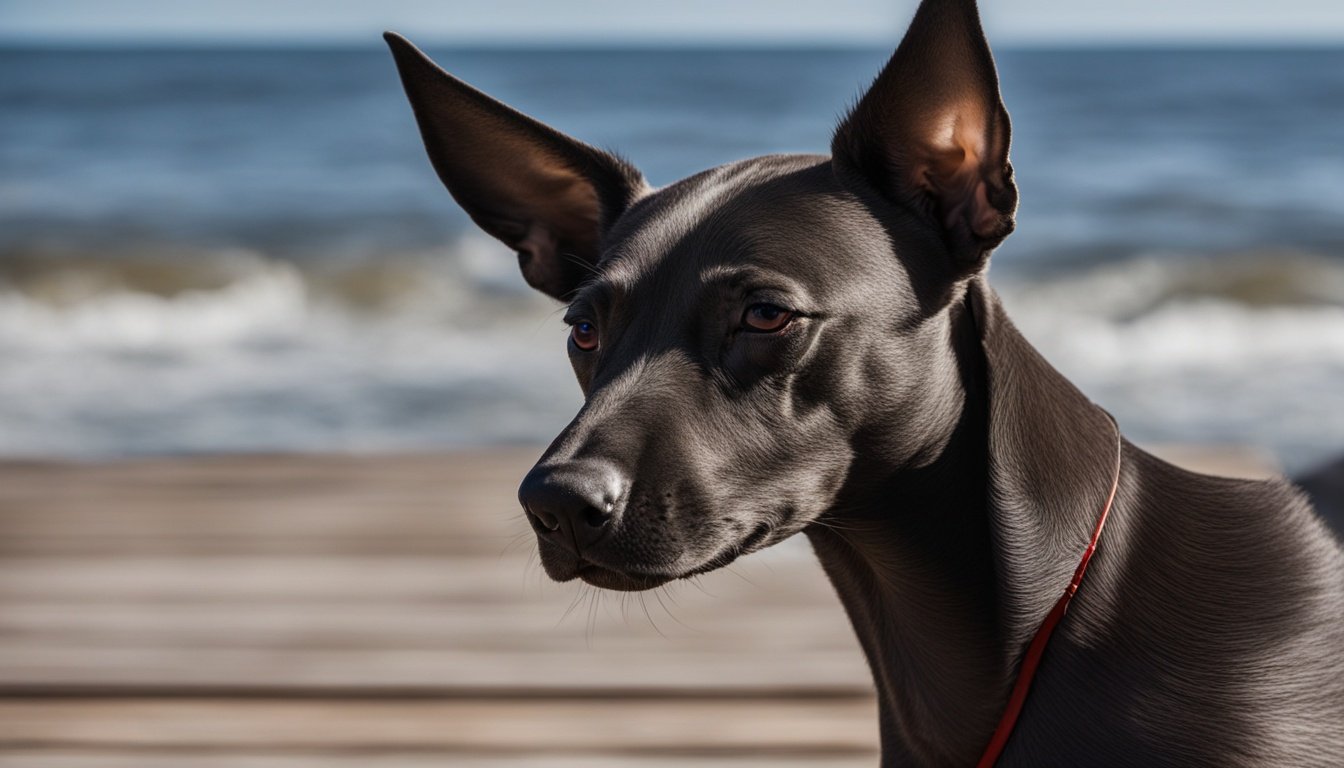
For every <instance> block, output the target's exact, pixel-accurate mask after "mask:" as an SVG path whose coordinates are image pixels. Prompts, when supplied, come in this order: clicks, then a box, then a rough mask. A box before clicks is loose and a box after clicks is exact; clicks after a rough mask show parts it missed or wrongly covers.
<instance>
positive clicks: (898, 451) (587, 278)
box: [386, 0, 1344, 768]
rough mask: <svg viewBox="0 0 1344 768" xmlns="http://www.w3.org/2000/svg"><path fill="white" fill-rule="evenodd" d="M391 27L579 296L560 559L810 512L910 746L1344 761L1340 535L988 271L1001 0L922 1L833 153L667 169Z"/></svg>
mask: <svg viewBox="0 0 1344 768" xmlns="http://www.w3.org/2000/svg"><path fill="white" fill-rule="evenodd" d="M386 39H387V41H388V43H389V45H390V46H391V49H392V53H393V55H394V58H395V61H396V64H397V67H398V70H399V72H400V76H401V79H402V83H403V86H404V87H405V90H406V93H407V95H408V97H409V99H410V102H411V105H412V107H413V111H414V113H415V117H416V120H417V123H418V125H419V128H420V132H421V136H422V138H423V140H424V143H425V146H426V148H427V150H428V153H429V157H430V160H431V161H432V164H433V166H434V168H435V170H436V171H437V173H438V175H439V177H440V178H441V179H442V181H443V182H444V184H445V185H446V186H447V188H448V190H449V192H450V193H451V194H452V196H453V197H454V198H455V199H456V200H457V202H458V203H459V204H460V205H461V206H462V208H464V209H465V210H466V212H467V213H468V214H469V215H470V216H471V218H472V219H473V220H474V221H475V222H476V224H478V225H479V226H480V227H481V229H483V230H484V231H485V232H487V233H489V234H490V235H492V236H494V237H495V238H497V239H499V240H500V241H502V242H504V243H505V244H507V245H508V246H509V247H510V248H512V249H513V250H514V251H516V252H517V255H518V264H519V267H520V268H521V270H522V273H523V277H524V278H525V279H526V281H527V282H528V283H529V284H530V285H531V286H532V287H534V288H536V289H537V290H540V291H542V292H544V293H546V294H548V295H549V296H552V297H554V298H556V299H559V300H561V301H562V302H565V303H566V304H567V313H566V315H565V321H566V322H567V323H568V324H569V326H570V328H571V331H570V335H569V338H568V342H567V343H568V352H569V359H570V361H571V363H572V365H573V368H574V373H575V375H576V376H577V378H578V382H579V385H580V387H581V388H582V390H583V393H584V396H585V402H584V405H583V407H582V409H581V410H580V411H579V413H578V415H576V416H575V417H574V419H573V421H572V422H571V423H570V424H569V425H568V426H567V427H566V428H565V429H564V431H563V432H561V433H560V435H559V436H558V437H556V439H555V441H554V442H553V443H552V444H551V445H550V447H549V448H548V449H547V450H546V451H545V454H544V455H543V456H542V457H541V459H540V461H538V462H537V464H536V466H535V467H534V468H533V469H532V470H531V471H530V472H529V473H528V475H527V476H526V478H525V479H524V480H523V481H522V485H521V488H520V490H519V498H520V500H521V502H522V506H523V508H524V510H525V515H526V517H527V520H528V521H529V522H530V524H531V525H532V527H533V528H534V529H535V531H536V536H537V540H538V547H539V551H540V557H541V562H542V564H543V566H544V568H545V570H546V573H547V574H548V575H549V576H550V577H551V578H553V579H555V580H557V581H567V580H571V579H576V578H577V579H582V580H583V581H585V582H587V583H589V584H593V585H596V586H598V587H605V588H608V589H615V590H642V589H649V588H652V587H656V586H659V585H661V584H663V583H666V582H668V581H670V580H673V579H680V578H686V577H688V576H692V575H695V574H700V573H704V572H706V571H711V570H714V569H716V568H720V567H723V566H724V565H726V564H728V563H730V562H732V561H733V560H735V559H736V558H738V557H741V556H742V555H745V554H747V553H750V552H754V551H756V550H759V549H762V548H764V547H768V546H770V545H772V544H774V543H776V542H779V541H781V540H783V539H786V538H788V537H790V536H793V535H794V534H797V533H802V534H804V535H806V536H807V537H808V539H809V540H810V541H811V544H812V546H813V549H814V550H815V552H816V555H817V557H818V558H819V559H820V560H821V563H822V565H823V566H824V568H825V571H826V573H827V575H828V576H829V578H830V580H831V581H832V583H833V585H834V587H835V589H836V592H837V593H838V594H839V597H840V600H841V602H842V603H843V605H844V607H845V609H846V611H847V613H848V616H849V618H850V620H851V623H852V625H853V628H854V630H855V632H856V633H857V635H858V639H859V642H860V645H861V646H862V648H863V651H864V653H865V654H866V656H867V660H868V662H869V666H870V667H871V670H872V673H873V678H874V682H875V685H876V692H877V698H878V704H879V712H880V733H881V742H882V765H884V766H905V765H919V766H925V765H928V766H933V765H972V764H976V763H977V761H979V764H980V765H991V764H996V765H1000V766H1050V765H1068V766H1076V765H1141V766H1164V765H1181V766H1189V765H1209V766H1222V767H1224V768H1226V767H1227V766H1252V765H1255V766H1263V765H1292V766H1306V765H1321V766H1324V765H1334V766H1338V765H1344V554H1342V553H1341V549H1340V545H1339V544H1338V542H1336V540H1335V539H1334V537H1333V536H1332V535H1331V534H1330V533H1329V532H1328V530H1327V529H1326V528H1325V526H1324V525H1323V524H1322V522H1321V521H1320V520H1319V519H1318V517H1317V516H1316V515H1315V514H1314V512H1313V511H1312V509H1311V508H1310V505H1309V504H1308V503H1307V502H1306V501H1305V499H1304V497H1303V496H1302V495H1301V494H1300V493H1299V492H1298V491H1297V490H1295V489H1294V488H1293V487H1292V486H1291V485H1290V484H1289V483H1287V482H1286V481H1282V480H1271V481H1263V482H1261V481H1255V482H1253V481H1246V480H1232V479H1225V478H1218V477H1211V476H1205V475H1199V474H1194V473H1191V472H1187V471H1184V470H1182V469H1178V468H1177V467H1174V466H1172V465H1170V464H1167V463H1164V462H1163V461H1161V460H1159V459H1157V458H1154V457H1153V456H1151V455H1149V454H1147V453H1145V452H1144V451H1142V450H1140V449H1139V448H1136V447H1135V446H1134V445H1133V444H1131V443H1129V442H1128V441H1126V440H1124V439H1123V437H1121V435H1120V433H1119V430H1118V428H1117V427H1116V426H1115V425H1114V422H1113V421H1112V420H1111V419H1110V417H1109V416H1108V415H1107V414H1106V413H1105V412H1104V411H1103V410H1101V408H1100V407H1098V406H1097V405H1096V404H1094V403H1092V402H1091V401H1089V400H1088V399H1087V398H1086V397H1085V396H1084V395H1083V394H1081V393H1080V392H1079V391H1078V390H1077V389H1076V388H1075V387H1074V386H1073V385H1071V384H1070V383H1069V382H1068V381H1067V380H1066V379H1065V378H1064V377H1063V376H1062V375H1061V374H1059V373H1058V372H1057V371H1055V370H1054V369H1053V368H1052V367H1051V366H1050V365H1049V364H1048V363H1047V362H1046V361H1045V360H1044V359H1042V357H1041V356H1040V355H1039V354H1037V352H1036V351H1035V350H1034V349H1033V348H1032V347H1031V345H1030V344H1028V342H1027V341H1026V340H1025V339H1024V338H1023V336H1022V335H1021V334H1020V333H1019V332H1018V331H1017V330H1016V329H1015V328H1014V326H1013V324H1012V322H1011V321H1010V320H1009V319H1008V318H1007V317H1006V316H1005V313H1004V309H1003V307H1002V305H1001V304H1000V302H999V300H998V298H997V297H996V295H995V293H994V291H993V290H992V289H991V288H990V286H989V285H988V283H987V277H986V268H987V265H988V260H989V257H990V253H991V252H992V251H993V250H994V248H995V247H996V246H997V245H999V244H1000V243H1001V242H1002V241H1003V240H1004V238H1005V237H1007V236H1008V235H1009V233H1010V232H1011V231H1012V230H1013V227H1014V221H1015V219H1014V215H1015V210H1016V206H1017V198H1018V193H1017V188H1016V186H1015V184H1014V180H1013V169H1012V166H1011V164H1010V162H1009V143H1010V141H1009V140H1010V129H1009V118H1008V113H1007V111H1006V109H1005V108H1004V105H1003V103H1002V101H1001V99H1000V96H999V88H998V75H997V72H996V70H995V66H994V61H993V57H992V54H991V53H990V49H989V45H988V43H987V42H986V40H985V37H984V33H983V31H982V30H981V25H980V20H979V16H978V11H977V9H976V6H975V3H974V2H973V0H924V2H923V3H922V4H921V5H920V7H919V9H918V11H917V12H916V15H915V17H914V19H913V21H912V22H911V25H910V28H909V30H908V32H907V33H906V35H905V37H904V39H903V40H902V42H901V43H900V45H899V47H898V48H897V50H896V52H895V54H894V55H893V56H892V58H891V60H890V61H889V62H888V63H887V65H886V66H885V68H884V69H883V70H882V72H881V73H880V74H879V75H878V77H877V79H876V80H875V81H874V82H873V84H872V86H871V87H870V88H869V89H868V90H867V92H866V93H865V94H864V95H863V96H862V97H861V98H860V99H859V101H858V102H857V103H856V105H855V106H854V107H853V109H852V110H851V111H850V112H849V114H848V115H847V116H846V117H844V119H843V120H842V121H841V122H840V124H839V126H838V127H837V129H836V131H835V135H834V139H833V142H832V145H831V154H830V156H824V155H777V156H768V157H760V158H756V159H752V160H746V161H742V162H737V163H732V164H729V165H725V166H722V167H718V168H714V169H712V170H708V171H705V172H703V173H700V174H697V175H695V176H691V177H689V178H687V179H684V180H682V181H679V182H677V183H675V184H672V185H670V186H668V187H666V188H662V189H652V188H651V187H650V186H649V185H648V184H647V183H646V182H645V181H644V179H643V177H642V176H641V175H640V173H639V172H638V171H637V170H636V169H635V167H634V166H632V165H631V164H630V163H628V162H627V161H625V160H623V159H622V158H620V157H617V156H615V155H613V154H610V153H608V152H605V151H601V150H598V149H595V148H593V147H591V146H588V145H586V144H583V143H581V142H579V141H577V140H574V139H571V138H569V137H567V136H564V135H563V134H561V133H559V132H557V131H555V130H553V129H551V128H550V127H548V126H546V125H544V124H542V123H540V122H538V121H536V120H533V119H532V118H530V117H527V116H525V115H523V114H521V113H519V112H516V111H514V110H513V109H511V108H509V107H507V106H505V105H504V104H502V103H500V102H498V101H496V100H494V99H492V98H491V97H489V96H487V95H485V94H483V93H481V92H479V91H477V90H475V89H473V88H471V87H470V86H468V85H466V84H465V83H463V82H461V81H459V80H456V79H454V78H453V77H452V76H450V75H448V74H447V73H445V72H444V71H442V70H441V69H439V68H438V67H437V66H436V65H435V64H434V63H433V62H432V61H431V60H430V59H428V58H427V57H426V56H425V55H424V54H422V53H421V52H420V51H418V50H417V49H416V48H415V47H414V46H412V45H411V44H410V43H409V42H407V41H406V40H404V39H403V38H401V37H398V36H396V35H394V34H391V33H389V34H388V35H387V36H386ZM1107 521H1109V522H1107ZM1103 522H1105V523H1106V525H1105V527H1104V529H1102V527H1101V523H1103ZM1093 551H1095V557H1094V558H1092V560H1091V563H1090V567H1089V565H1088V561H1087V557H1088V556H1090V554H1091V553H1092V552H1093ZM1084 572H1086V579H1085V580H1083V575H1084ZM1071 575H1072V576H1073V579H1072V580H1071ZM1079 583H1081V586H1079ZM1074 594H1076V599H1073V600H1072V601H1071V602H1070V600H1069V597H1068V596H1071V595H1074ZM1062 595H1063V596H1062ZM1051 631H1053V634H1051ZM1046 640H1048V646H1047V645H1045V641H1046ZM1038 645H1039V646H1040V647H1037V646H1038ZM1024 680H1025V683H1023V681H1024ZM1024 686H1025V687H1024ZM1028 691H1029V696H1028V695H1027V692H1028Z"/></svg>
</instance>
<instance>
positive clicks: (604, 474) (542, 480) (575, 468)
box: [518, 461, 626, 555]
mask: <svg viewBox="0 0 1344 768" xmlns="http://www.w3.org/2000/svg"><path fill="white" fill-rule="evenodd" d="M625 485H626V483H625V478H624V477H623V476H622V475H621V473H620V472H619V471H617V470H616V468H615V467H612V466H611V465H609V464H606V463H605V462H596V461H587V462H571V463H567V464H559V465H555V466H543V465H540V464H539V465H537V466H535V467H533V468H532V471H531V472H528V473H527V477H525V478H523V484H522V486H520V487H519V488H518V500H519V501H521V502H522V503H523V509H524V510H525V511H526V512H527V519H528V522H530V523H531V524H532V528H533V529H534V530H535V531H536V532H537V535H539V536H546V537H549V538H550V539H551V540H552V541H554V542H555V543H557V544H559V545H561V546H563V547H565V548H566V549H569V550H570V551H572V552H573V553H574V554H576V555H582V554H583V551H584V550H585V549H588V548H589V547H592V546H593V545H594V544H596V543H597V542H598V541H599V540H600V539H601V538H602V537H603V536H605V535H606V534H607V533H608V532H609V531H610V530H611V529H612V528H614V527H615V525H616V523H617V522H618V521H619V520H620V516H621V506H622V503H623V502H624V500H625V499H624V497H625Z"/></svg>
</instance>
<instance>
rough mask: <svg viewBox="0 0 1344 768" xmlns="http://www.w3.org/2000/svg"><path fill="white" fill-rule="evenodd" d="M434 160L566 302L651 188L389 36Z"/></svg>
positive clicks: (474, 211)
mask: <svg viewBox="0 0 1344 768" xmlns="http://www.w3.org/2000/svg"><path fill="white" fill-rule="evenodd" d="M383 38H384V39H385V40H386V41H387V44H388V46H390V47H391V49H392V56H393V58H395V59H396V62H397V70H398V71H399V72H400V73H401V82H402V85H403V86H404V87H405V88H406V96H407V97H408V98H409V99H410V101H411V107H412V109H413V110H414V111H415V119H416V122H417V123H419V125H420V135H421V137H422V138H423V139H424V141H425V149H426V150H428V152H429V159H430V161H431V162H432V163H433V165H434V170H435V171H437V172H438V174H439V178H440V179H442V180H443V183H444V185H445V186H447V187H448V191H449V192H451V193H452V195H453V198H454V199H456V200H457V202H458V204H460V205H461V206H462V207H463V208H464V209H465V210H466V212H467V213H468V214H469V215H470V216H471V218H472V220H473V221H475V222H476V223H477V224H478V225H480V227H481V229H484V230H485V231H486V232H487V233H489V234H490V235H492V236H494V237H496V238H498V239H499V240H501V241H502V242H503V243H504V244H506V245H508V246H509V247H510V248H513V249H514V250H515V251H517V252H518V265H519V267H521V268H522V271H523V277H525V278H526V279H527V282H528V284H529V285H531V286H532V287H533V288H536V289H537V290H539V291H542V292H543V293H547V294H549V295H551V296H554V297H555V298H557V299H561V300H563V299H565V298H567V297H568V296H569V294H571V293H572V292H573V291H574V289H575V288H577V287H578V285H579V284H580V283H581V282H582V281H583V279H584V278H585V277H586V276H587V275H588V274H589V273H590V272H591V271H592V266H593V265H594V264H596V263H597V259H598V255H599V251H600V248H601V240H602V235H603V232H604V228H605V227H607V226H610V224H611V223H612V222H613V221H615V219H616V218H618V217H619V216H620V215H621V213H622V212H623V211H624V210H625V208H626V207H627V206H629V205H630V203H631V202H633V201H634V199H635V198H636V197H638V196H639V195H640V194H642V193H643V192H644V190H645V189H646V188H647V187H646V185H645V183H644V178H643V176H641V175H640V173H639V171H637V170H635V169H634V167H632V166H631V165H630V164H628V163H626V162H625V161H624V160H621V159H620V158H618V157H616V156H614V155H611V154H608V153H606V152H603V151H601V150H598V149H595V148H593V147H590V146H588V145H587V144H584V143H582V142H580V141H576V140H575V139H571V138H569V137H568V136H565V135H564V134H562V133H560V132H559V131H556V130H554V129H552V128H550V127H549V126H547V125H544V124H542V123H540V122H538V121H536V120H533V119H532V118H530V117H528V116H527V115H524V114H522V113H520V112H517V111H516V110H514V109H512V108H510V107H508V106H506V105H504V104H502V103H500V102H498V101H496V100H494V99H492V98H490V97H489V96H486V95H485V94H484V93H481V92H480V91H478V90H476V89H475V88H472V87H471V86H469V85H467V84H466V83H464V82H462V81H461V80H458V79H457V78H455V77H453V76H452V75H450V74H448V73H447V72H444V71H443V70H442V69H440V68H439V67H438V65H436V64H435V63H434V62H433V61H431V60H430V59H429V57H427V56H425V54H423V53H421V52H420V50H419V49H417V48H416V47H415V46H414V45H412V44H411V43H410V42H408V41H407V40H406V39H405V38H403V37H401V36H399V35H396V34H394V33H391V32H388V33H386V34H385V35H384V36H383Z"/></svg>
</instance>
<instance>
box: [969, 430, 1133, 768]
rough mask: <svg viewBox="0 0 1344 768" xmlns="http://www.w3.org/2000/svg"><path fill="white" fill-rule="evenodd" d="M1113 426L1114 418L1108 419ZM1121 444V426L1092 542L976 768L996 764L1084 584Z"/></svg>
mask: <svg viewBox="0 0 1344 768" xmlns="http://www.w3.org/2000/svg"><path fill="white" fill-rule="evenodd" d="M1111 423H1113V424H1114V423H1115V419H1114V418H1112V419H1111ZM1122 445H1123V443H1122V441H1121V439H1120V425H1119V424H1116V426H1115V477H1114V478H1113V479H1112V480H1111V493H1110V495H1108V496H1107V497H1106V504H1105V505H1103V506H1102V508H1101V515H1100V516H1099V517H1098V518H1097V525H1096V527H1095V528H1093V529H1092V539H1091V540H1090V541H1088V542H1087V549H1084V550H1083V557H1082V559H1081V560H1079V561H1078V569H1077V570H1075V571H1074V572H1073V579H1072V580H1070V581H1069V586H1067V587H1065V588H1064V594H1062V595H1060V596H1059V600H1058V601H1057V602H1056V603H1055V607H1054V608H1051V609H1050V613H1049V614H1047V615H1046V617H1045V621H1043V622H1041V628H1040V629H1038V630H1036V636H1035V637H1033V638H1032V639H1031V645H1029V646H1027V655H1026V656H1025V657H1023V659H1022V667H1021V668H1020V669H1019V670H1018V672H1017V682H1015V683H1014V684H1013V692H1012V693H1011V694H1009V696H1008V706H1007V707H1006V708H1005V709H1004V711H1003V717H1001V718H1000V719H999V727H997V728H995V729H994V736H993V737H992V738H991V739H990V740H989V746H987V747H985V752H984V754H983V755H981V756H980V762H978V763H976V768H993V765H994V763H995V762H997V761H998V759H999V755H1000V754H1002V753H1003V748H1004V747H1005V746H1007V744H1008V737H1010V736H1012V735H1013V726H1014V725H1016V724H1017V716H1018V715H1020V714H1022V705H1023V704H1025V703H1026V701H1027V693H1028V692H1029V691H1030V690H1031V680H1032V678H1033V677H1035V676H1036V668H1037V667H1039V666H1040V664H1041V655H1042V654H1044V653H1045V646H1046V644H1047V643H1049V642H1050V635H1051V634H1053V633H1054V631H1055V627H1056V626H1058V625H1059V622H1060V620H1061V619H1063V618H1064V613H1065V612H1066V611H1068V610H1069V601H1070V600H1072V599H1073V596H1074V594H1075V593H1076V592H1077V591H1078V587H1079V585H1081V584H1082V583H1083V574H1085V573H1087V563H1088V561H1089V560H1091V559H1092V553H1093V552H1096V551H1097V540H1098V539H1100V538H1101V529H1102V526H1104V525H1106V516H1107V515H1109V514H1110V513H1111V505H1112V504H1113V503H1115V492H1116V490H1117V489H1118V488H1119V487H1120V457H1121V450H1122Z"/></svg>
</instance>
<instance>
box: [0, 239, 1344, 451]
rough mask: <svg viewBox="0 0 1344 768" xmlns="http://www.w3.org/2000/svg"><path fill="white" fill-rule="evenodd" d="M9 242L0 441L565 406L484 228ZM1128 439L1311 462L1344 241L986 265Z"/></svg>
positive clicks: (532, 301) (1020, 316)
mask: <svg viewBox="0 0 1344 768" xmlns="http://www.w3.org/2000/svg"><path fill="white" fill-rule="evenodd" d="M12 256H14V255H13V254H11V255H10V256H6V257H4V258H0V354H4V355H5V357H6V365H5V366H4V367H3V368H0V426H3V428H2V429H0V453H5V454H25V455H32V454H40V455H108V454H120V453H127V452H130V453H146V452H149V453H162V452H178V451H217V450H257V449H267V450H299V449H303V450H320V449H327V450H338V449H349V450H382V449H389V450H405V449H410V448H416V447H430V446H441V445H453V444H472V443H488V442H501V441H519V440H524V441H545V440H548V439H550V437H552V436H553V435H554V433H555V431H556V430H558V429H559V428H560V427H561V426H563V424H564V423H565V421H566V420H567V419H568V418H569V416H570V415H572V413H573V411H574V410H575V408H576V407H577V405H578V400H579V398H578V391H577V387H576V386H575V385H574V383H573V381H572V376H571V374H570V373H569V370H568V365H567V362H566V358H565V354H564V329H563V325H562V324H561V323H560V321H559V314H558V311H557V305H556V304H555V303H554V302H551V301H549V300H548V299H546V298H544V297H542V296H540V295H539V294H536V293H535V292H532V291H530V290H529V289H527V288H526V286H525V285H524V284H523V282H522V280H521V279H519V277H518V275H517V271H516V269H517V268H516V264H515V263H514V259H513V258H512V256H511V254H509V253H508V252H507V251H506V250H504V249H503V248H501V247H500V246H498V245H497V244H495V243H493V242H491V241H487V240H485V239H483V238H464V239H462V240H460V241H457V242H455V243H452V244H450V245H448V246H446V247H444V248H442V249H439V250H438V251H406V252H396V253H388V254H380V255H377V256H372V255H370V256H366V257H363V258H357V259H356V258H345V259H329V260H326V261H322V262H316V261H302V260H292V259H291V260H286V259H275V258H268V257H266V256H264V255H262V254H259V253H256V252H248V251H242V250H223V251H215V252H201V251H192V252H168V251H164V252H146V251H141V252H137V253H119V254H112V255H100V254H92V253H71V252H65V253H42V254H36V253H28V254H22V255H19V256H18V257H12ZM992 282H994V284H995V285H996V286H997V287H998V288H999V290H1000V292H1001V294H1002V295H1003V297H1004V301H1005V303H1006V304H1007V306H1008V308H1009V311H1010V314H1011V315H1012V317H1013V318H1014V319H1015V321H1016V322H1017V323H1018V325H1019V326H1020V327H1021V328H1022V329H1023V331H1024V333H1025V334H1026V335H1027V337H1028V338H1029V339H1030V340H1031V341H1032V342H1033V343H1034V344H1035V345H1037V347H1038V348H1040V349H1041V350H1042V352H1043V353H1044V354H1045V355H1046V357H1047V358H1048V359H1050V360H1051V361H1052V362H1053V363H1054V364H1055V365H1056V366H1057V367H1059V368H1060V369H1061V370H1062V371H1063V372H1064V373H1065V374H1066V375H1068V376H1070V378H1072V379H1073V380H1074V381H1075V382H1077V383H1078V384H1079V385H1080V386H1081V387H1082V388H1083V389H1084V391H1086V392H1088V393H1089V394H1090V395H1091V396H1092V397H1093V398H1094V399H1096V400H1097V401H1098V402H1100V403H1102V404H1103V405H1105V406H1106V407H1108V408H1110V409H1112V410H1113V411H1114V412H1115V413H1116V414H1117V415H1118V416H1119V417H1120V418H1121V421H1122V423H1123V424H1125V426H1126V429H1127V431H1128V432H1129V433H1130V434H1131V435H1133V436H1135V437H1136V438H1139V439H1147V440H1180V441H1232V442H1242V443H1253V444H1256V445H1262V446H1267V447H1269V448H1271V449H1273V450H1274V451H1275V452H1276V453H1277V454H1278V455H1279V456H1280V457H1281V459H1282V460H1283V461H1284V462H1285V464H1286V465H1288V466H1289V467H1303V466H1307V465H1308V464H1310V463H1313V462H1314V461H1317V460H1319V459H1321V458H1324V457H1325V456H1326V455H1329V454H1331V453H1333V452H1336V451H1338V450H1339V449H1340V448H1341V447H1342V446H1341V443H1344V387H1340V386H1339V382H1340V381H1342V380H1344V263H1341V262H1340V261H1338V260H1334V259H1331V258H1328V257H1325V256H1320V255H1312V254H1304V253H1282V252H1263V253H1248V254H1234V255H1231V256H1225V257H1213V256H1204V257H1197V258H1191V257H1183V256H1179V255H1172V254H1150V255H1147V256H1144V257H1140V258H1136V259H1132V260H1127V261H1121V262H1108V263H1104V264H1101V265H1100V266H1096V267H1093V268H1091V269H1076V270H1074V271H1071V272H1068V273H1059V274H1054V275H1044V276H1043V275H1040V274H1028V273H1027V272H1025V271H1019V272H1014V271H1012V270H1011V269H999V268H998V267H996V273H995V275H994V277H993V281H992Z"/></svg>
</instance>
